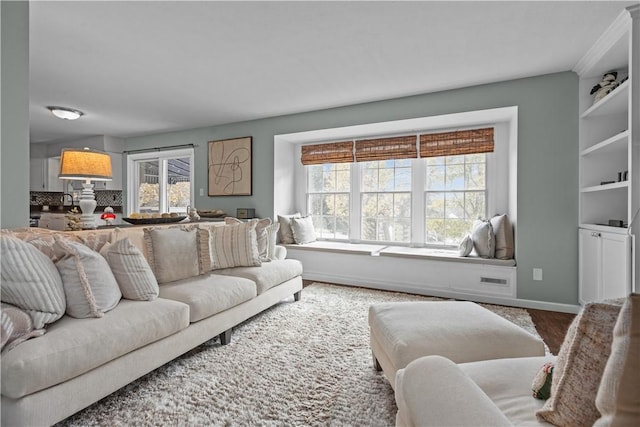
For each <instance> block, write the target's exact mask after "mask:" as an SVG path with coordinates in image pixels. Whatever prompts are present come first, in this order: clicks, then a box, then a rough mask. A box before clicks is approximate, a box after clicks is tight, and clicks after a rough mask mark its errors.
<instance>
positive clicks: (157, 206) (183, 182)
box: [127, 148, 194, 215]
mask: <svg viewBox="0 0 640 427" xmlns="http://www.w3.org/2000/svg"><path fill="white" fill-rule="evenodd" d="M127 172H128V173H127V194H128V197H127V202H128V206H127V210H128V212H129V214H131V213H132V212H137V213H141V214H151V215H152V214H162V213H172V212H176V213H185V212H186V211H187V206H189V205H193V200H194V179H193V177H194V168H193V149H192V148H187V149H178V150H166V151H153V152H145V153H137V154H128V155H127Z"/></svg>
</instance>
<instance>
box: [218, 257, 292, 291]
mask: <svg viewBox="0 0 640 427" xmlns="http://www.w3.org/2000/svg"><path fill="white" fill-rule="evenodd" d="M214 273H216V274H222V275H225V276H237V277H244V278H246V279H249V280H251V281H253V282H255V284H256V286H257V289H258V295H260V294H261V293H263V292H265V291H266V290H268V289H271V288H273V287H274V286H277V285H279V284H280V283H284V282H286V281H287V280H290V279H293V278H294V277H297V276H301V275H302V263H301V262H300V261H298V260H295V259H283V260H273V261H271V262H268V263H264V264H262V266H261V267H236V268H226V269H223V270H215V271H214Z"/></svg>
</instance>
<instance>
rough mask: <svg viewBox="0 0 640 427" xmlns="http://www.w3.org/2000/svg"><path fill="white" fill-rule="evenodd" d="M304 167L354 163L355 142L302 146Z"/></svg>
mask: <svg viewBox="0 0 640 427" xmlns="http://www.w3.org/2000/svg"><path fill="white" fill-rule="evenodd" d="M300 159H301V160H302V164H303V165H321V164H323V163H352V162H353V141H345V142H330V143H328V144H313V145H303V146H302V156H301V158H300Z"/></svg>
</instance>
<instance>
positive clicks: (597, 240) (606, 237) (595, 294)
mask: <svg viewBox="0 0 640 427" xmlns="http://www.w3.org/2000/svg"><path fill="white" fill-rule="evenodd" d="M579 262H580V274H579V280H580V283H579V299H580V303H581V304H586V303H588V302H590V301H599V300H603V299H610V298H622V297H626V296H627V295H629V293H630V292H631V238H630V237H629V236H628V235H625V234H616V233H604V232H600V231H593V230H587V229H580V234H579Z"/></svg>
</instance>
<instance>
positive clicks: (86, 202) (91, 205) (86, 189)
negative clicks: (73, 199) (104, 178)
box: [78, 180, 98, 229]
mask: <svg viewBox="0 0 640 427" xmlns="http://www.w3.org/2000/svg"><path fill="white" fill-rule="evenodd" d="M78 204H79V205H80V210H81V211H82V216H81V217H80V220H81V221H82V228H85V229H87V228H88V229H93V228H98V226H97V224H96V219H95V217H94V216H93V211H95V210H96V205H97V204H98V203H97V202H96V197H95V193H94V192H93V184H92V183H91V181H90V180H87V181H86V182H84V183H83V184H82V192H81V193H80V197H79V200H78Z"/></svg>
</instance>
